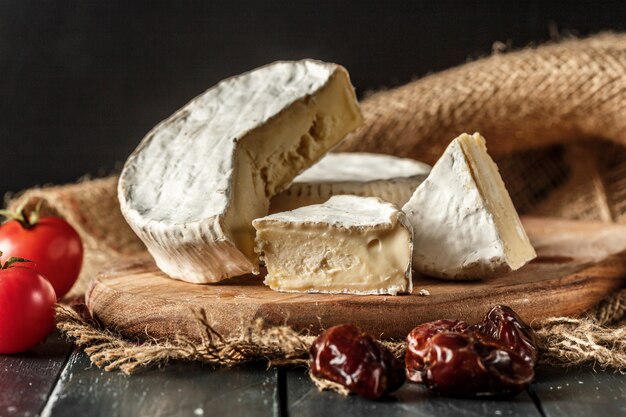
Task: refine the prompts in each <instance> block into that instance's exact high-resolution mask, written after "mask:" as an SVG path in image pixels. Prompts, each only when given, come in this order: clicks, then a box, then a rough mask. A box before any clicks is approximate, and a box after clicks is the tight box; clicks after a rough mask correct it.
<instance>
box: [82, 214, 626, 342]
mask: <svg viewBox="0 0 626 417" xmlns="http://www.w3.org/2000/svg"><path fill="white" fill-rule="evenodd" d="M523 221H524V225H525V227H526V231H527V232H528V235H529V236H530V238H531V241H532V242H533V245H534V247H535V249H536V250H537V254H538V257H537V259H535V260H534V261H533V262H531V263H529V264H528V265H526V266H525V267H523V268H522V269H520V270H518V271H515V272H512V273H509V274H507V275H504V276H501V277H498V278H493V279H489V280H484V281H475V282H449V281H440V280H435V279H432V278H427V277H422V276H414V281H413V282H414V287H415V288H414V291H413V294H411V295H403V296H395V297H394V296H357V295H329V294H291V293H280V292H276V291H272V290H270V289H269V288H268V287H266V286H264V285H263V284H262V278H261V277H258V276H243V277H238V278H235V279H231V280H228V281H224V282H222V283H220V284H213V285H197V284H189V283H185V282H182V281H177V280H173V279H170V278H168V277H167V276H166V275H165V274H163V273H162V272H161V271H159V270H158V269H157V267H156V266H155V264H154V263H153V262H152V261H151V260H150V259H149V258H142V259H136V260H133V261H129V262H128V263H125V264H123V265H120V266H118V267H115V268H113V269H111V270H108V271H103V272H102V273H101V274H99V275H98V276H97V277H96V278H95V279H94V280H93V281H92V283H91V285H90V287H89V289H88V290H87V293H86V303H87V306H88V307H89V309H90V311H91V313H92V314H93V316H94V317H95V318H97V319H98V320H100V321H101V322H102V323H103V324H104V325H105V326H107V327H109V328H112V329H115V330H117V331H119V332H120V333H122V334H123V335H125V336H127V337H132V338H146V337H148V336H149V337H154V338H159V339H162V338H168V339H172V338H174V337H175V336H176V335H177V334H182V335H185V336H187V337H189V338H191V339H197V338H199V332H198V325H197V322H196V320H195V318H194V311H198V310H199V309H204V310H205V311H206V312H207V313H208V315H209V317H210V318H211V320H212V324H213V326H214V329H215V330H216V331H218V332H220V333H221V334H223V335H227V334H230V333H231V332H236V331H238V330H239V329H240V328H241V325H242V323H250V322H252V321H253V320H255V319H259V318H260V319H263V320H265V322H266V323H267V324H270V325H271V324H285V323H286V324H288V325H290V326H292V327H293V328H295V329H308V330H310V331H311V332H313V333H317V332H319V331H320V330H321V329H323V328H328V327H330V326H333V325H336V324H340V323H347V322H350V323H354V324H356V325H358V326H360V327H361V328H363V329H364V330H366V331H368V332H370V333H372V334H374V335H377V336H380V337H383V338H403V337H405V336H406V334H407V333H408V332H409V331H410V330H411V329H412V328H413V327H414V326H416V325H417V324H419V323H422V322H425V321H430V320H436V319H441V318H458V319H464V320H467V321H469V322H477V321H479V320H481V319H482V317H483V316H484V314H485V313H486V311H487V310H488V309H489V308H490V307H492V306H493V305H495V304H498V303H502V304H507V305H509V306H511V307H512V308H513V309H514V310H516V311H517V312H518V313H519V314H520V315H521V316H522V318H523V319H524V320H526V321H528V322H532V321H534V320H537V319H542V318H545V317H550V316H558V315H574V314H578V313H581V312H583V311H584V310H586V309H588V308H590V307H592V306H593V305H594V304H596V303H597V302H598V301H599V300H600V299H602V298H603V297H605V296H606V295H608V294H610V293H611V292H613V291H615V290H616V289H618V288H620V287H622V286H623V285H624V277H625V276H626V226H622V225H607V224H602V223H590V222H573V221H563V220H555V219H546V218H525V219H523ZM421 289H425V290H427V291H428V292H429V293H430V295H428V296H420V295H418V293H419V291H420V290H421Z"/></svg>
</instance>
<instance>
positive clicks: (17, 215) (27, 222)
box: [0, 200, 43, 229]
mask: <svg viewBox="0 0 626 417" xmlns="http://www.w3.org/2000/svg"><path fill="white" fill-rule="evenodd" d="M26 203H27V201H24V202H23V203H22V204H21V205H20V206H19V207H18V208H17V209H16V210H15V211H10V210H0V216H2V217H6V218H7V219H8V220H15V221H16V222H18V223H19V224H20V225H22V227H23V228H24V229H30V228H32V227H34V226H35V225H36V224H37V223H38V222H39V220H40V219H41V205H42V203H43V200H39V201H38V202H37V205H36V206H35V210H33V211H31V212H30V213H29V214H28V215H27V214H26V211H25V210H24V208H25V207H26Z"/></svg>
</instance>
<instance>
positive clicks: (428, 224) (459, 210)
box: [403, 133, 536, 280]
mask: <svg viewBox="0 0 626 417" xmlns="http://www.w3.org/2000/svg"><path fill="white" fill-rule="evenodd" d="M403 210H404V212H405V213H406V214H407V217H408V219H409V221H410V222H411V224H412V225H413V230H414V236H415V240H414V246H413V268H414V270H416V271H418V272H421V273H424V274H427V275H432V276H436V277H440V278H447V279H453V280H459V279H476V278H487V277H491V276H494V275H498V274H501V273H504V272H508V271H511V270H516V269H518V268H520V267H522V266H523V265H524V264H525V263H527V262H528V261H530V260H531V259H533V258H534V257H535V256H536V254H535V250H534V249H533V247H532V245H531V244H530V241H529V240H528V236H526V232H525V231H524V228H523V226H522V223H521V222H520V219H519V216H518V215H517V212H516V211H515V207H513V203H512V202H511V198H510V197H509V193H508V192H507V190H506V188H505V187H504V182H503V181H502V178H501V177H500V174H499V172H498V167H497V166H496V164H495V163H494V162H493V161H492V159H491V158H490V157H489V155H488V154H487V149H486V147H485V139H484V138H483V137H482V136H480V135H479V134H478V133H475V134H474V135H471V136H470V135H467V134H463V135H461V136H459V137H458V138H456V139H455V140H453V141H452V143H450V145H449V146H448V148H447V149H446V151H445V153H444V154H443V156H442V157H441V158H440V159H439V160H438V161H437V163H436V164H435V165H434V166H433V169H432V171H431V173H430V175H429V176H428V178H427V179H426V180H425V181H424V182H423V183H422V184H421V185H420V186H419V187H418V188H417V190H415V193H414V194H413V196H412V197H411V199H410V200H409V201H408V202H407V203H406V204H405V205H404V208H403Z"/></svg>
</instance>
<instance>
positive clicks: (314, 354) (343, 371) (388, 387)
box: [309, 324, 405, 399]
mask: <svg viewBox="0 0 626 417" xmlns="http://www.w3.org/2000/svg"><path fill="white" fill-rule="evenodd" d="M309 354H310V359H311V363H310V365H311V366H310V369H311V374H312V375H313V376H315V377H317V378H322V379H326V380H329V381H332V382H335V383H338V384H341V385H343V386H344V387H346V388H347V389H348V390H349V391H351V392H354V393H356V394H359V395H362V396H364V397H367V398H371V399H376V398H380V397H382V396H384V395H385V394H389V393H391V392H393V391H395V390H397V389H398V388H400V386H402V384H403V383H404V380H405V376H404V367H403V366H402V362H401V361H400V360H398V359H397V358H396V357H395V356H393V354H392V353H391V352H390V351H389V350H388V349H386V348H385V347H384V346H382V345H380V344H379V343H378V342H376V340H374V339H373V338H372V337H371V336H369V335H367V334H365V333H363V332H361V331H360V330H359V329H358V328H357V327H355V326H353V325H351V324H344V325H340V326H335V327H331V328H330V329H328V330H326V331H325V332H324V333H322V334H321V335H320V336H319V337H318V338H317V339H316V340H315V342H314V343H313V346H311V349H310V352H309Z"/></svg>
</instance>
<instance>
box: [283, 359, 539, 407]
mask: <svg viewBox="0 0 626 417" xmlns="http://www.w3.org/2000/svg"><path fill="white" fill-rule="evenodd" d="M287 404H288V412H289V415H292V416H298V417H307V416H322V415H324V416H359V417H367V416H385V417H395V416H420V417H430V416H433V417H447V416H460V415H463V416H464V417H483V416H524V417H526V416H529V417H532V416H537V417H540V416H541V414H540V412H539V410H538V409H537V408H536V406H535V405H534V403H533V400H532V399H531V398H530V396H529V395H528V394H527V393H523V394H520V395H518V396H517V397H515V398H513V399H511V400H506V401H503V400H472V399H457V398H445V397H439V396H436V395H432V394H430V393H429V392H428V391H427V390H426V389H425V388H424V387H423V386H422V385H418V384H413V383H406V384H404V385H403V386H402V388H400V390H398V391H397V392H396V393H394V394H393V395H392V396H390V398H388V399H385V400H383V401H370V400H367V399H364V398H360V397H358V396H355V395H350V396H348V397H343V396H341V395H339V394H336V393H334V392H326V391H325V392H319V391H318V389H317V387H315V385H314V384H313V383H312V382H311V381H310V379H309V377H308V375H307V374H306V373H305V371H304V370H302V369H294V370H289V371H287Z"/></svg>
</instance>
